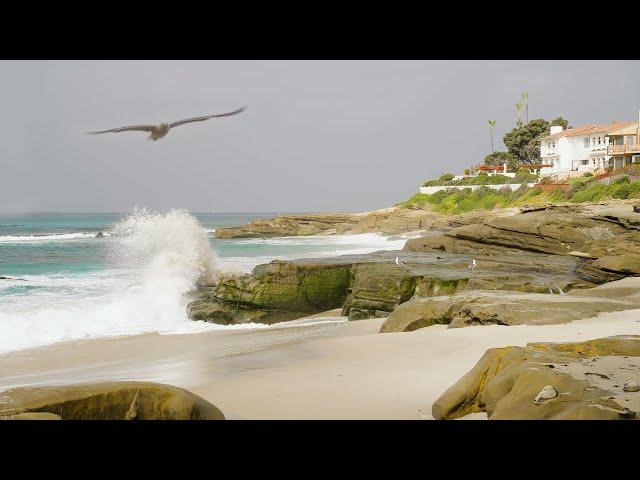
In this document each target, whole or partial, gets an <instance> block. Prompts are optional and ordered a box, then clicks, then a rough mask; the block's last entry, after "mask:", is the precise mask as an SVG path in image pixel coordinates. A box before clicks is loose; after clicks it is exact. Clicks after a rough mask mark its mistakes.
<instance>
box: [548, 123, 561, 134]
mask: <svg viewBox="0 0 640 480" xmlns="http://www.w3.org/2000/svg"><path fill="white" fill-rule="evenodd" d="M561 131H562V125H553V126H552V127H551V132H550V135H553V134H554V133H560V132H561Z"/></svg>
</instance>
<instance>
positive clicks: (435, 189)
mask: <svg viewBox="0 0 640 480" xmlns="http://www.w3.org/2000/svg"><path fill="white" fill-rule="evenodd" d="M520 185H522V184H521V183H503V184H502V185H440V186H437V187H420V193H425V194H427V195H431V194H433V193H436V192H439V191H440V190H450V189H451V190H464V189H465V188H470V189H471V190H477V189H479V188H480V187H488V188H492V189H493V190H500V189H501V188H504V187H509V188H511V190H516V189H518V188H520ZM534 185H535V183H527V187H529V188H532V187H533V186H534Z"/></svg>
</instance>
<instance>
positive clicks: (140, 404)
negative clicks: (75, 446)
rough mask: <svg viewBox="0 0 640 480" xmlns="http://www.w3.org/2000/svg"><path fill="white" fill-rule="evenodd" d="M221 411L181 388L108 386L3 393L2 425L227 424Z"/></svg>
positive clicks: (138, 384)
mask: <svg viewBox="0 0 640 480" xmlns="http://www.w3.org/2000/svg"><path fill="white" fill-rule="evenodd" d="M224 418H225V417H224V415H223V414H222V412H221V411H220V410H219V409H218V408H216V407H215V406H214V405H212V404H211V403H209V402H207V401H206V400H204V399H203V398H201V397H199V396H197V395H194V394H193V393H191V392H189V391H187V390H184V389H182V388H178V387H173V386H171V385H162V384H158V383H150V382H105V383H96V384H84V385H64V386H56V387H28V388H15V389H12V390H7V391H5V392H0V420H60V419H62V420H224Z"/></svg>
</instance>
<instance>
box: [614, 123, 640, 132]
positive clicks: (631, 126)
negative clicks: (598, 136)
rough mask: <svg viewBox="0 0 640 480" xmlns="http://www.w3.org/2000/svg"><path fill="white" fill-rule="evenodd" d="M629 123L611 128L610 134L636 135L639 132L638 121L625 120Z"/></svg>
mask: <svg viewBox="0 0 640 480" xmlns="http://www.w3.org/2000/svg"><path fill="white" fill-rule="evenodd" d="M625 123H626V124H627V125H624V126H621V127H618V128H615V129H611V130H609V131H608V132H607V133H608V134H609V135H636V134H637V133H638V123H637V122H636V123H632V122H625Z"/></svg>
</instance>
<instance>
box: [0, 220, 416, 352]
mask: <svg viewBox="0 0 640 480" xmlns="http://www.w3.org/2000/svg"><path fill="white" fill-rule="evenodd" d="M274 215H276V213H243V214H234V213H215V214H213V213H188V212H184V211H171V212H165V213H155V214H154V213H144V212H143V213H140V212H138V214H134V215H131V214H110V213H109V214H30V215H21V216H7V215H4V216H0V277H8V278H4V279H0V332H2V333H1V335H0V354H2V353H5V352H9V351H15V350H21V349H25V348H30V347H37V346H43V345H48V344H51V343H56V342H61V341H67V340H74V339H81V338H95V337H104V336H113V335H132V334H139V333H144V332H160V333H191V332H196V331H202V330H206V329H215V328H262V327H261V326H258V325H248V326H243V327H220V326H217V325H210V324H204V323H203V322H192V321H190V320H188V319H187V318H186V313H185V306H186V302H187V298H186V294H187V293H188V292H189V291H190V290H192V289H193V288H195V287H196V286H197V285H198V284H199V283H203V282H205V281H208V280H210V279H211V278H214V277H215V275H216V274H217V273H219V272H221V271H234V272H249V271H251V269H252V268H253V267H254V266H255V265H257V264H260V263H267V262H269V261H271V260H274V259H290V258H301V257H319V256H334V255H341V254H350V253H368V252H372V251H377V250H383V249H400V248H402V246H403V244H404V241H403V240H397V239H395V240H393V239H387V238H385V237H382V236H379V235H376V234H361V235H344V236H312V237H293V238H271V239H244V240H243V239H238V240H217V239H215V237H214V232H215V229H216V228H218V227H223V226H233V225H241V224H245V223H248V222H250V221H252V220H254V219H259V218H264V217H271V216H274ZM100 234H101V235H100Z"/></svg>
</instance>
